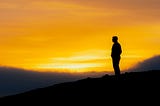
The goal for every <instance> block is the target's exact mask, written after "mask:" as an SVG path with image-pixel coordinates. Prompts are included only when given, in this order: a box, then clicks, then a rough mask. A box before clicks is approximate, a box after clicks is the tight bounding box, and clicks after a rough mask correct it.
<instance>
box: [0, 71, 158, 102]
mask: <svg viewBox="0 0 160 106" xmlns="http://www.w3.org/2000/svg"><path fill="white" fill-rule="evenodd" d="M159 81H160V71H159V70H151V71H145V72H126V73H123V74H121V77H120V78H119V79H117V77H115V76H114V75H108V74H106V75H104V76H102V77H98V78H91V77H88V78H85V79H81V80H77V81H73V82H65V83H60V84H55V85H53V86H49V87H45V88H38V89H35V90H31V91H28V92H24V93H21V94H16V95H10V96H6V97H3V98H1V99H0V101H3V102H4V101H12V103H15V104H17V103H19V100H20V101H26V102H27V103H50V104H53V103H54V104H55V103H64V102H70V103H72V102H71V100H72V101H74V102H78V103H79V102H81V103H84V102H85V103H94V102H98V101H101V100H106V101H108V102H111V100H123V99H126V100H128V99H129V100H130V99H131V100H132V99H133V98H134V97H135V96H136V100H138V99H141V98H146V99H153V98H154V97H155V96H156V95H157V96H158V95H159V93H160V92H159V91H160V89H159V88H160V87H159ZM148 95H151V96H148ZM151 97H152V98H151ZM122 98H123V99H122ZM134 99H135V98H134ZM94 100H95V101H94ZM89 101H92V102H89ZM5 103H6V102H5Z"/></svg>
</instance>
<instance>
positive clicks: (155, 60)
mask: <svg viewBox="0 0 160 106" xmlns="http://www.w3.org/2000/svg"><path fill="white" fill-rule="evenodd" d="M149 70H160V55H157V56H154V57H151V58H149V59H146V60H144V61H142V62H140V63H138V64H137V65H136V66H134V67H132V68H130V69H129V70H127V71H149Z"/></svg>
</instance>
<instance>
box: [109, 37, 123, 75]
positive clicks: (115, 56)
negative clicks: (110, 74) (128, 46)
mask: <svg viewBox="0 0 160 106" xmlns="http://www.w3.org/2000/svg"><path fill="white" fill-rule="evenodd" d="M112 41H113V42H114V44H113V46H112V53H111V57H112V62H113V68H114V72H115V76H117V77H119V76H120V68H119V62H120V59H121V56H120V55H121V53H122V49H121V45H120V44H119V43H118V37H117V36H113V37H112Z"/></svg>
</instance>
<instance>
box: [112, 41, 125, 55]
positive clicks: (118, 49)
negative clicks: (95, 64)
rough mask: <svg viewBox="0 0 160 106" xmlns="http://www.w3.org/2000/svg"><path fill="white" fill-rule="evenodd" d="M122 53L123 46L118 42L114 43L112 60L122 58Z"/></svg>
mask: <svg viewBox="0 0 160 106" xmlns="http://www.w3.org/2000/svg"><path fill="white" fill-rule="evenodd" d="M121 53H122V49H121V45H120V44H119V43H118V42H116V43H114V44H113V46H112V53H111V57H112V58H114V57H120V55H121Z"/></svg>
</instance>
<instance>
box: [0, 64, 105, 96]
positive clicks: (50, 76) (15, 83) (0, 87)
mask: <svg viewBox="0 0 160 106" xmlns="http://www.w3.org/2000/svg"><path fill="white" fill-rule="evenodd" d="M102 74H104V73H96V72H92V73H82V74H76V73H75V74H69V73H56V72H35V71H32V70H23V69H18V68H10V67H0V97H2V96H7V95H12V94H17V93H22V92H25V91H29V90H32V89H36V88H41V87H47V86H50V85H54V84H57V83H62V82H68V81H75V80H78V79H82V78H86V77H89V76H90V77H97V76H100V75H102Z"/></svg>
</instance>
